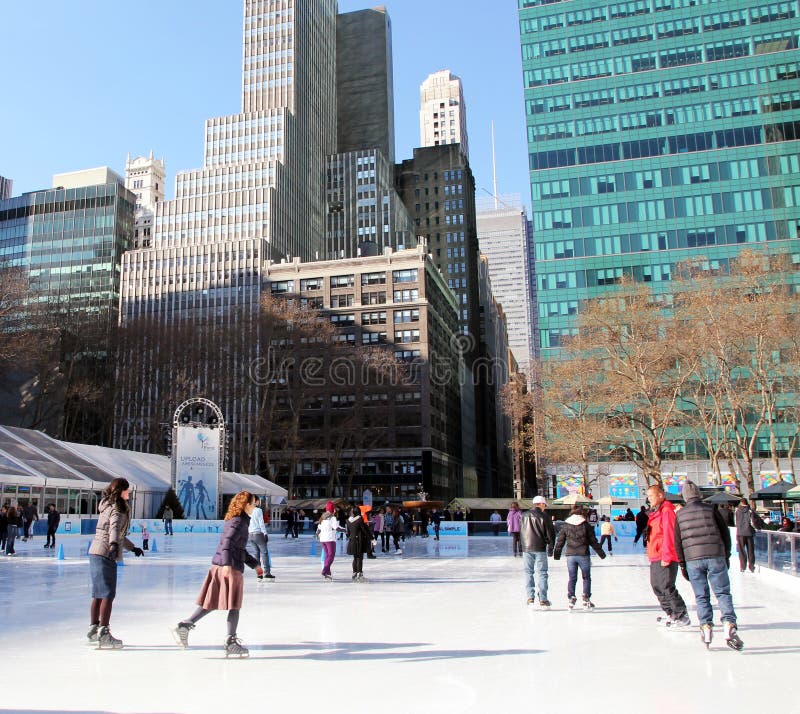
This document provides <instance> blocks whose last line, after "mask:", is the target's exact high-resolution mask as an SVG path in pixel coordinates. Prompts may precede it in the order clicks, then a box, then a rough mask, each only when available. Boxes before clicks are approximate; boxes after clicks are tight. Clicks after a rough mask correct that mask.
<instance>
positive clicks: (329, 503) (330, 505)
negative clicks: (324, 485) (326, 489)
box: [325, 501, 334, 513]
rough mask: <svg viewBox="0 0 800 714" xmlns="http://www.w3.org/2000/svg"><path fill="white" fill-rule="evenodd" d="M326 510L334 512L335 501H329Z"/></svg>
mask: <svg viewBox="0 0 800 714" xmlns="http://www.w3.org/2000/svg"><path fill="white" fill-rule="evenodd" d="M325 510H326V511H327V512H328V513H333V511H334V508H333V501H328V502H327V503H326V504H325Z"/></svg>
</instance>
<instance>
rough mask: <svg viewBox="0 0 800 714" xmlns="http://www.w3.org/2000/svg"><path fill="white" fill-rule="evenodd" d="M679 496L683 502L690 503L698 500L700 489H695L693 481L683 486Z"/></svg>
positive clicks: (695, 485)
mask: <svg viewBox="0 0 800 714" xmlns="http://www.w3.org/2000/svg"><path fill="white" fill-rule="evenodd" d="M681 495H682V496H683V500H684V501H687V502H688V501H692V500H694V499H697V498H700V489H699V488H697V484H696V483H694V482H693V481H687V482H686V483H685V484H683V488H682V489H681Z"/></svg>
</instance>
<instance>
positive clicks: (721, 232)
mask: <svg viewBox="0 0 800 714" xmlns="http://www.w3.org/2000/svg"><path fill="white" fill-rule="evenodd" d="M795 236H798V237H800V234H798V221H794V223H793V224H790V222H788V221H765V222H761V223H748V224H733V225H721V226H704V227H697V228H680V229H677V230H666V231H656V232H649V233H621V234H616V235H606V236H599V237H596V238H591V237H587V238H581V237H574V238H569V239H566V240H555V241H547V242H545V241H540V242H537V244H536V260H537V261H546V260H561V259H570V258H583V257H591V256H601V255H623V254H626V253H641V252H649V251H657V250H680V249H686V248H701V247H704V246H712V245H718V246H723V245H736V244H741V243H758V242H764V241H773V240H786V239H788V238H790V237H795Z"/></svg>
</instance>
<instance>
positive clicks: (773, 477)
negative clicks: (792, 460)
mask: <svg viewBox="0 0 800 714" xmlns="http://www.w3.org/2000/svg"><path fill="white" fill-rule="evenodd" d="M759 475H760V476H761V488H767V487H769V486H774V485H775V484H776V483H778V481H788V482H789V483H793V482H794V474H793V473H792V472H791V471H781V475H780V477H779V476H778V475H777V474H776V473H775V472H774V471H762V472H761V473H760V474H759Z"/></svg>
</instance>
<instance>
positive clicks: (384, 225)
mask: <svg viewBox="0 0 800 714" xmlns="http://www.w3.org/2000/svg"><path fill="white" fill-rule="evenodd" d="M336 101H337V107H338V116H337V147H336V151H337V153H336V154H334V155H333V156H330V157H328V165H327V177H326V180H327V184H326V189H327V197H326V198H327V219H326V220H327V223H326V235H325V238H326V243H327V246H326V257H329V258H338V257H347V258H353V257H356V256H357V255H359V254H361V253H365V252H375V251H377V252H382V251H383V249H384V248H387V247H388V248H393V249H397V248H400V247H413V246H414V245H415V244H416V241H415V240H414V230H413V224H412V222H411V218H410V217H409V215H408V211H407V210H406V208H405V206H404V205H403V202H402V201H401V200H400V198H399V197H398V195H397V192H396V191H395V188H394V94H393V90H392V34H391V22H390V20H389V16H388V14H387V13H386V10H385V8H374V9H371V10H359V11H357V12H348V13H344V14H342V15H339V16H338V17H337V20H336Z"/></svg>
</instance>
